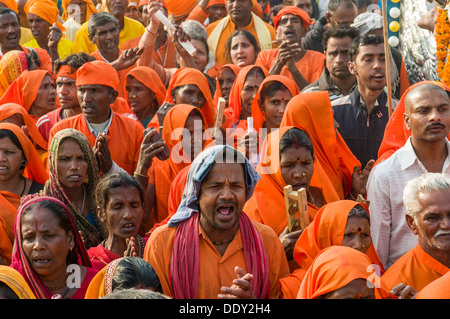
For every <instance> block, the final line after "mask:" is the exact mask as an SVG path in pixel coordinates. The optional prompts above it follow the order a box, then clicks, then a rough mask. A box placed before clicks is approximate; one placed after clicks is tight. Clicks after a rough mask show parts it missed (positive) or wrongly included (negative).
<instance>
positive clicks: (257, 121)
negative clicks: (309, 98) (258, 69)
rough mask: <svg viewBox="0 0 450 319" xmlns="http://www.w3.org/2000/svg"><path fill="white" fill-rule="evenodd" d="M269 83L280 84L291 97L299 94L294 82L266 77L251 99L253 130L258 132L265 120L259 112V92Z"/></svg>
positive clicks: (283, 77) (276, 77)
mask: <svg viewBox="0 0 450 319" xmlns="http://www.w3.org/2000/svg"><path fill="white" fill-rule="evenodd" d="M271 82H280V83H281V84H283V85H284V86H285V87H286V88H287V89H288V90H289V92H290V93H291V95H292V97H294V96H296V95H297V94H299V93H300V91H299V90H298V87H297V84H295V82H294V80H292V79H290V78H288V77H286V76H284V75H269V76H268V77H266V78H265V79H264V81H263V82H262V83H261V86H260V87H259V90H258V92H257V93H256V95H255V97H254V98H253V102H252V117H253V128H254V129H255V130H259V129H260V128H262V127H263V124H264V121H265V120H266V117H265V114H264V113H263V111H262V110H261V107H260V105H259V104H260V103H261V91H262V90H264V88H265V87H266V86H267V85H269V83H271Z"/></svg>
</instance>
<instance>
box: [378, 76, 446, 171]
mask: <svg viewBox="0 0 450 319" xmlns="http://www.w3.org/2000/svg"><path fill="white" fill-rule="evenodd" d="M422 84H434V85H437V86H439V87H441V88H442V89H444V90H445V91H447V93H450V88H449V87H448V86H446V85H445V84H444V83H441V82H437V81H421V82H417V83H415V84H413V85H411V86H410V87H409V88H408V89H407V90H406V91H405V93H403V95H402V97H401V99H400V101H399V102H398V104H397V106H396V107H395V110H394V112H392V115H391V117H390V119H389V121H388V123H387V124H386V128H385V130H384V136H383V141H382V142H381V145H380V148H379V150H378V159H377V161H376V163H375V164H378V163H380V162H382V161H384V160H386V159H387V158H389V157H390V156H391V155H392V154H394V152H395V151H396V150H398V149H399V148H401V147H403V146H404V145H405V143H406V141H407V140H408V138H409V137H410V136H411V131H409V130H407V129H406V127H405V122H404V119H403V115H404V114H405V98H406V95H407V94H408V93H409V92H410V91H411V90H412V89H414V88H416V87H418V86H420V85H422ZM448 138H450V134H449V135H448Z"/></svg>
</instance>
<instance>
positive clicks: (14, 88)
mask: <svg viewBox="0 0 450 319" xmlns="http://www.w3.org/2000/svg"><path fill="white" fill-rule="evenodd" d="M47 74H50V73H49V72H47V71H45V70H33V71H28V70H25V71H23V72H22V74H21V75H20V76H19V77H18V78H17V79H15V80H14V82H12V83H11V85H10V86H9V88H8V90H7V91H6V92H5V94H3V96H2V98H1V99H0V105H1V104H6V103H16V104H19V105H22V106H23V107H24V108H25V110H27V112H29V111H30V108H31V106H32V105H33V103H34V101H35V100H36V97H37V94H38V91H39V87H40V86H41V83H42V81H43V80H44V77H45V76H46V75H47ZM50 75H51V74H50ZM52 78H53V77H52ZM36 120H37V119H36Z"/></svg>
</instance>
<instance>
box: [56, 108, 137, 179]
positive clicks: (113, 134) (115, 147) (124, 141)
mask: <svg viewBox="0 0 450 319" xmlns="http://www.w3.org/2000/svg"><path fill="white" fill-rule="evenodd" d="M65 128H74V129H76V130H78V131H80V132H82V133H83V134H84V135H85V136H86V138H87V139H88V141H89V144H90V145H91V146H92V147H93V146H94V144H95V140H96V137H95V136H94V135H93V134H92V133H91V132H90V131H89V127H88V125H87V122H86V119H85V117H84V115H83V114H78V115H76V116H73V117H70V118H67V119H64V120H62V121H60V122H58V123H56V124H55V126H53V128H52V129H51V130H50V136H49V140H51V139H52V138H53V136H54V135H55V133H56V132H58V131H60V130H63V129H65ZM143 131H144V128H143V126H142V125H141V124H140V123H139V122H138V121H136V120H133V119H131V118H129V117H126V116H122V115H120V114H117V113H115V112H113V118H112V121H111V126H110V127H109V129H108V134H107V139H108V147H109V151H110V153H111V158H112V160H113V161H114V162H115V163H116V164H117V165H119V166H120V167H121V168H123V169H124V170H125V171H126V172H128V173H129V174H130V175H133V172H134V170H135V168H136V165H137V163H138V160H139V154H140V150H141V143H142V140H143V138H144V134H143Z"/></svg>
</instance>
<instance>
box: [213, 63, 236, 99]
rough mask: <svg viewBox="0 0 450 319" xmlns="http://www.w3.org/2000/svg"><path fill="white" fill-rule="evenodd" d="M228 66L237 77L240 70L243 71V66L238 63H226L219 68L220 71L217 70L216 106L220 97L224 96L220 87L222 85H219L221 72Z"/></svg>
mask: <svg viewBox="0 0 450 319" xmlns="http://www.w3.org/2000/svg"><path fill="white" fill-rule="evenodd" d="M225 68H228V69H230V70H231V71H232V72H233V73H234V75H236V77H237V76H238V74H239V72H240V71H241V67H240V66H238V65H236V64H225V65H222V67H221V68H220V69H219V71H218V72H217V78H216V91H215V92H214V100H213V103H214V107H215V108H216V107H217V102H218V101H219V97H223V95H222V91H221V89H220V85H219V77H218V76H219V74H220V73H221V72H222V70H223V69H225Z"/></svg>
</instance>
